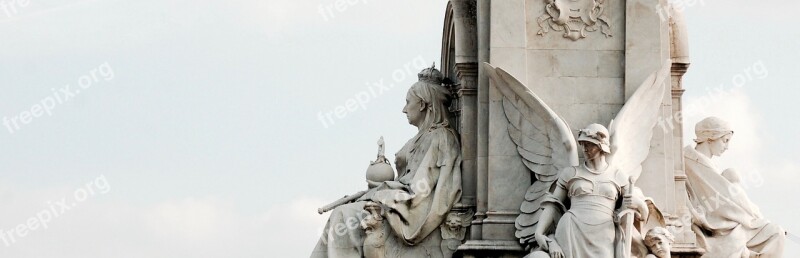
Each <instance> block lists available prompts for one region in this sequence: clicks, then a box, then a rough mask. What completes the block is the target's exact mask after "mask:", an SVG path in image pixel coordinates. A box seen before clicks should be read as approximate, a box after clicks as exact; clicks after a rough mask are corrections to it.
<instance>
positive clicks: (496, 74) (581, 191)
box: [484, 62, 670, 258]
mask: <svg viewBox="0 0 800 258" xmlns="http://www.w3.org/2000/svg"><path fill="white" fill-rule="evenodd" d="M484 66H485V70H487V73H488V75H489V77H490V79H491V80H492V82H493V85H495V87H496V88H497V89H498V90H499V91H500V92H501V93H502V95H503V96H504V97H505V99H504V101H503V105H504V110H505V111H506V116H507V118H508V122H509V127H508V131H509V135H510V136H511V138H512V140H513V142H514V143H515V144H516V145H517V147H518V148H517V150H518V152H519V154H520V156H522V158H523V162H524V163H525V165H526V167H527V168H528V169H530V171H531V172H532V175H533V178H534V179H533V180H535V181H534V182H533V184H532V185H531V186H530V188H529V189H528V191H527V193H526V195H525V200H524V202H523V204H522V206H521V207H520V210H521V215H520V216H519V217H518V218H517V222H516V224H517V228H518V231H517V233H516V235H517V237H518V238H519V239H520V242H521V243H523V244H525V245H527V246H528V247H529V248H531V253H530V254H529V255H528V256H526V257H535V258H539V257H550V258H585V257H631V254H632V251H631V248H632V245H633V243H632V241H633V234H634V231H636V230H637V229H636V228H635V226H634V222H635V221H634V218H636V220H642V219H643V218H647V217H649V214H648V213H649V209H648V205H647V204H646V203H645V198H644V196H643V195H641V191H640V190H638V189H636V188H635V187H634V185H633V184H634V182H635V181H636V179H638V177H639V175H640V174H641V172H642V171H641V170H642V167H641V164H642V162H643V161H644V160H645V159H646V158H647V156H648V153H649V150H650V141H651V138H652V134H653V128H654V126H655V125H656V121H657V118H658V113H657V112H658V110H659V108H660V106H661V100H662V98H663V96H664V91H665V86H664V85H665V83H664V81H665V79H666V78H667V77H668V76H669V67H670V62H667V63H665V64H664V65H663V66H662V67H661V69H660V70H658V71H656V72H655V73H653V74H652V75H651V76H650V77H649V78H648V79H647V80H645V82H644V83H643V84H642V85H641V86H640V87H639V88H638V89H637V90H636V92H635V93H634V94H633V95H632V96H631V98H630V99H629V100H628V101H627V103H626V104H625V106H624V107H623V108H622V110H620V112H619V114H618V115H617V117H616V119H614V120H613V121H612V122H611V125H610V130H609V129H606V127H605V126H603V125H600V124H591V125H589V126H588V127H586V128H585V129H582V130H580V131H579V133H578V137H577V143H579V144H580V145H581V146H582V149H583V155H584V162H582V163H581V162H580V161H579V159H578V144H577V143H576V139H575V138H574V136H573V134H572V131H571V130H570V127H569V125H567V123H566V122H565V121H564V120H563V119H562V118H561V117H559V116H558V115H557V114H556V113H555V112H554V111H553V110H552V109H550V107H548V106H547V105H546V104H545V103H544V102H543V101H542V100H541V99H540V98H539V97H538V96H537V95H536V94H535V93H533V92H532V91H531V90H530V89H529V88H528V87H526V86H525V85H524V84H523V83H521V82H520V81H519V80H517V79H516V78H514V77H513V76H511V75H510V74H508V73H507V72H505V71H504V70H503V69H500V68H495V67H493V66H491V65H490V64H488V63H485V64H484ZM636 193H638V194H636ZM620 200H621V202H618V201H620Z"/></svg>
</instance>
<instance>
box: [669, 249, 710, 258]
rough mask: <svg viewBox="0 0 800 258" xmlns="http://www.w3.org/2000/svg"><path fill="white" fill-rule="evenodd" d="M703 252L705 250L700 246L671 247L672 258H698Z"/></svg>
mask: <svg viewBox="0 0 800 258" xmlns="http://www.w3.org/2000/svg"><path fill="white" fill-rule="evenodd" d="M705 253H706V250H705V249H703V248H700V247H693V248H681V247H672V258H700V257H701V256H703V254H705Z"/></svg>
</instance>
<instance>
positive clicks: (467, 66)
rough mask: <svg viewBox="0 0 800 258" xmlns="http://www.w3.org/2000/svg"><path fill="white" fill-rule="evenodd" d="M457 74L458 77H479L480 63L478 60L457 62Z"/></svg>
mask: <svg viewBox="0 0 800 258" xmlns="http://www.w3.org/2000/svg"><path fill="white" fill-rule="evenodd" d="M456 76H458V78H461V79H464V78H468V79H473V78H475V79H477V77H478V63H477V62H468V63H457V64H456Z"/></svg>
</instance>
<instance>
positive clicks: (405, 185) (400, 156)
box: [311, 125, 461, 258]
mask: <svg viewBox="0 0 800 258" xmlns="http://www.w3.org/2000/svg"><path fill="white" fill-rule="evenodd" d="M396 158H397V159H396V161H395V165H396V168H397V171H398V177H397V179H396V180H395V181H387V182H384V183H382V184H380V185H379V186H377V187H376V188H373V189H370V191H368V192H367V194H365V195H364V196H363V197H361V198H360V199H359V200H358V201H356V202H354V203H350V204H346V205H342V206H339V207H337V208H336V209H334V210H333V212H332V213H331V216H330V218H329V219H328V223H327V224H326V226H325V229H324V231H323V234H322V237H321V238H320V240H319V241H318V243H317V246H316V247H315V249H314V251H313V253H312V254H311V257H312V258H316V257H320V258H322V257H353V258H360V257H362V256H363V244H364V238H365V233H364V230H363V229H362V228H361V227H360V225H359V223H360V221H361V220H362V219H363V218H364V217H365V215H366V213H365V212H364V204H365V202H366V201H373V202H376V203H379V204H381V205H383V206H384V207H385V208H386V212H385V214H384V215H383V216H384V218H385V220H384V230H385V232H387V240H386V244H385V246H386V257H443V254H442V252H441V250H440V243H441V234H440V233H439V232H440V231H439V226H440V225H441V224H442V222H443V221H444V219H445V218H446V216H447V213H448V212H449V211H450V209H451V208H452V207H453V205H454V204H455V203H456V202H457V201H458V200H459V199H460V198H461V148H460V146H459V143H458V137H457V135H456V133H455V132H454V131H453V130H452V129H450V128H448V127H446V126H442V125H435V126H432V127H431V128H430V129H428V130H425V131H421V132H420V133H419V134H417V135H416V136H415V137H414V138H412V139H411V140H409V141H408V143H406V145H405V146H404V147H403V149H401V150H400V152H398V153H397V154H396Z"/></svg>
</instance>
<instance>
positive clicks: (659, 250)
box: [648, 236, 672, 258]
mask: <svg viewBox="0 0 800 258" xmlns="http://www.w3.org/2000/svg"><path fill="white" fill-rule="evenodd" d="M648 247H650V252H653V254H655V255H656V256H657V257H661V258H667V257H670V251H671V249H672V246H671V245H670V241H669V240H668V239H665V237H663V236H656V237H653V238H651V239H649V241H648Z"/></svg>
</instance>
